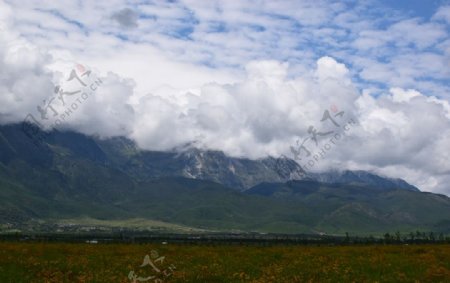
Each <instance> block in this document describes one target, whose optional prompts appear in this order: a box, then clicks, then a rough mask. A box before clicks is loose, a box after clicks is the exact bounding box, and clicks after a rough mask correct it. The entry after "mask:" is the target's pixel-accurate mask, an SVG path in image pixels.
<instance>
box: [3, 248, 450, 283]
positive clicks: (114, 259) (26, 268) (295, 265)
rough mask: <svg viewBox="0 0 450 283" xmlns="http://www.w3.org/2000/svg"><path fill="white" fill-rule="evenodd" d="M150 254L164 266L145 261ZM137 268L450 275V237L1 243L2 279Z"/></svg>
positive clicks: (238, 275) (179, 273) (275, 276)
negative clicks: (375, 241)
mask: <svg viewBox="0 0 450 283" xmlns="http://www.w3.org/2000/svg"><path fill="white" fill-rule="evenodd" d="M152 251H157V253H158V254H159V257H158V258H159V260H157V259H158V258H157V257H156V256H155V252H153V254H152ZM145 255H150V259H151V260H153V263H154V264H155V267H157V268H158V269H159V271H160V272H159V273H158V272H157V271H156V270H154V269H153V268H152V267H151V265H146V266H144V267H140V265H142V264H143V260H144V257H145ZM161 256H163V257H164V259H163V260H161V258H160V257H161ZM130 271H134V272H135V274H136V275H137V276H140V277H142V278H141V279H148V278H149V276H155V277H154V278H153V279H149V280H148V281H142V282H201V283H203V282H227V283H228V282H255V283H256V282H261V283H268V282H450V245H372V246H320V247H318V246H271V247H260V246H227V245H217V246H196V245H186V246H183V245H172V244H170V243H169V244H168V245H162V244H70V243H18V242H1V243H0V282H2V283H7V282H11V283H17V282H27V283H28V282H58V283H59V282H70V283H72V282H133V281H132V279H129V278H128V274H129V273H130ZM164 272H165V275H164V274H163V273H164ZM158 278H159V279H160V280H161V281H155V279H158ZM136 282H139V281H136Z"/></svg>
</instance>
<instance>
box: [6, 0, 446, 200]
mask: <svg viewBox="0 0 450 283" xmlns="http://www.w3.org/2000/svg"><path fill="white" fill-rule="evenodd" d="M31 3H32V4H30V6H32V7H33V5H34V4H33V1H31ZM324 3H325V2H323V3H322V1H318V3H317V5H316V6H314V7H311V6H308V5H306V4H305V5H304V11H303V12H302V13H299V14H296V13H293V12H292V11H294V10H295V9H294V7H296V6H295V3H294V2H289V1H286V2H285V3H284V4H283V5H281V6H276V7H275V6H273V5H272V4H270V3H268V2H267V3H266V2H265V1H262V2H261V5H260V6H258V7H257V8H258V9H256V10H257V12H248V6H247V5H248V4H239V3H237V2H236V3H234V2H233V3H231V2H230V3H228V1H227V2H226V3H225V1H224V3H221V2H220V3H219V2H214V3H213V2H211V3H209V4H204V5H199V4H196V2H195V3H194V2H192V3H191V2H190V1H185V2H184V4H180V3H178V2H176V3H166V4H164V5H160V6H158V5H150V4H148V5H143V6H145V7H139V8H142V9H134V8H133V9H132V10H129V9H131V8H129V9H125V10H120V11H117V10H114V7H117V6H118V5H109V6H108V5H106V6H104V5H102V4H101V3H99V4H96V5H98V6H95V7H93V6H91V5H94V4H83V7H82V10H83V11H89V10H93V11H94V12H92V14H89V13H84V14H80V15H77V14H76V13H75V14H74V13H73V11H71V9H72V10H76V9H77V8H76V7H70V9H68V8H65V7H61V6H58V7H56V8H57V9H60V10H61V11H63V12H64V13H61V14H58V13H54V12H52V11H53V10H51V9H50V10H46V9H43V10H45V11H39V10H36V9H29V10H28V11H27V13H25V14H20V13H13V11H15V9H18V8H17V7H16V6H15V5H14V4H11V5H5V4H4V3H3V2H0V5H2V6H1V7H0V23H1V25H0V29H1V33H0V81H1V82H2V84H1V86H0V93H1V96H0V122H1V123H3V124H4V123H12V122H21V121H22V120H23V119H24V118H25V116H26V115H27V114H28V113H30V114H32V115H34V117H35V118H36V119H37V120H39V122H40V123H41V124H42V125H43V126H44V127H56V128H59V129H71V130H76V131H79V132H82V133H85V134H89V135H97V136H100V137H104V138H107V137H111V136H127V137H129V138H132V139H134V140H135V141H136V142H137V143H138V144H139V145H140V146H141V147H142V148H144V149H151V150H171V149H173V148H175V147H178V146H180V145H184V144H187V143H192V142H195V144H196V146H198V147H202V148H205V149H217V150H223V151H225V152H226V153H227V154H229V155H232V156H245V157H249V158H260V157H265V156H268V155H271V156H279V155H281V154H284V155H287V156H290V157H294V156H292V152H291V150H290V148H291V146H296V145H298V142H302V141H305V139H306V138H309V140H307V141H306V143H305V145H307V146H308V148H309V149H310V150H311V152H312V154H313V155H314V154H316V153H317V152H318V151H320V150H321V149H322V147H323V145H324V143H326V142H329V139H330V136H329V134H328V133H330V132H333V133H336V132H338V131H342V128H343V125H344V123H345V121H348V119H353V120H354V121H355V125H353V126H352V127H351V130H350V131H348V133H346V135H345V137H342V139H341V140H340V141H339V142H338V143H337V144H336V145H334V146H333V148H332V149H331V150H329V151H327V153H326V156H325V158H323V159H320V162H316V164H315V165H314V166H312V167H311V166H310V168H308V170H312V171H315V170H317V171H320V170H327V169H330V168H341V169H346V168H348V169H366V170H373V171H375V172H378V173H381V174H385V175H388V176H391V177H402V178H405V179H406V180H407V181H409V182H411V183H413V184H415V185H417V186H419V187H420V188H421V189H425V190H430V191H435V192H443V193H447V194H449V193H450V191H449V188H448V187H447V184H448V182H449V181H450V167H449V166H450V165H449V163H448V160H449V157H450V156H449V155H448V154H449V153H448V148H449V147H450V106H449V103H448V101H447V100H446V99H445V97H448V95H447V94H446V93H448V92H447V90H448V84H446V83H445V82H443V81H444V80H445V78H446V75H448V68H447V69H446V66H447V65H446V64H448V60H447V61H446V60H445V58H446V57H445V55H443V54H446V53H445V52H448V46H449V44H448V39H447V38H446V37H448V33H447V32H446V27H445V26H444V25H445V24H446V22H445V21H444V20H445V19H446V17H445V15H446V10H445V9H446V8H442V9H441V10H439V11H438V12H437V14H436V15H435V16H434V18H433V19H432V20H431V21H430V22H424V21H422V20H419V19H412V20H411V19H409V20H408V19H402V18H400V19H394V21H395V22H394V23H392V24H389V25H387V27H383V28H380V27H378V26H377V24H376V23H374V22H372V21H371V20H370V19H367V20H366V21H364V22H361V21H358V16H357V15H355V14H352V13H350V14H349V11H346V10H345V5H344V6H342V5H333V6H332V7H331V9H329V10H323V9H322V8H323V7H322V6H321V5H322V4H324ZM116 4H117V3H116ZM48 5H50V4H48ZM52 5H57V4H52ZM110 6H114V7H112V8H111V7H110ZM119 7H120V5H119ZM187 7H188V8H189V9H188V8H187ZM308 7H309V8H308ZM102 9H104V11H103V12H99V11H101V10H102ZM265 9H270V10H271V11H272V12H273V13H278V14H277V15H272V16H269V15H267V13H262V12H263V11H265ZM25 10H26V9H25ZM133 11H139V13H144V14H145V15H143V16H142V17H141V18H139V28H134V29H120V28H118V27H113V28H112V30H111V29H110V27H109V26H108V24H110V23H111V15H113V16H112V19H113V20H115V21H116V22H117V23H118V24H119V25H122V26H123V27H136V25H137V20H138V17H139V15H138V14H137V12H133ZM142 11H143V12H142ZM42 13H46V15H47V16H49V19H51V22H50V23H47V25H44V26H43V27H42V26H41V27H38V26H39V25H29V24H27V22H26V21H25V20H24V19H23V18H21V17H23V15H27V16H28V18H29V21H30V22H32V23H39V22H41V21H43V19H42V17H43V14H42ZM281 14H283V15H281ZM320 15H322V16H320ZM330 15H340V17H338V18H337V20H336V21H335V22H334V23H332V24H330V26H329V27H324V26H323V25H325V24H327V23H328V22H329V21H332V20H331V18H332V17H331V16H330ZM186 21H187V24H186V25H184V24H183V23H184V22H186ZM155 22H159V23H164V24H161V25H155ZM349 22H351V23H355V24H354V25H353V24H352V25H349ZM60 24H61V25H60ZM33 26H34V27H33ZM186 26H187V27H188V29H186V30H184V29H182V28H183V27H186ZM351 26H355V30H351V29H350V27H351ZM54 27H60V28H59V29H56V28H54ZM41 28H42V30H40V29H41ZM141 28H142V30H141ZM416 28H417V31H418V32H417V33H415V34H408V33H407V31H409V30H415V29H416ZM65 30H66V31H68V32H67V33H65V32H64V31H65ZM299 31H301V32H299ZM111 33H112V34H113V36H112V35H111ZM147 33H148V34H147ZM331 34H332V35H335V36H333V37H331V36H330V35H331ZM44 35H45V37H44ZM293 35H295V36H293ZM397 37H399V38H401V41H396V39H395V38H397ZM123 38H128V39H129V40H123ZM311 38H314V40H317V41H315V44H316V46H315V48H316V49H315V50H314V52H313V51H311V50H308V48H309V46H308V44H309V42H310V40H311ZM346 39H352V40H346ZM65 41H69V42H70V44H66V42H65ZM93 43H97V44H93ZM319 43H320V44H319ZM312 45H314V44H312ZM86 46H87V47H88V48H87V47H86ZM299 46H300V47H299ZM393 46H394V47H393ZM374 47H376V49H374ZM392 48H396V49H395V52H393V49H392ZM285 50H286V51H285ZM316 53H317V54H323V56H322V55H320V56H318V55H317V54H316ZM205 56H206V57H205ZM205 62H207V63H210V65H208V64H206V63H205ZM237 64H239V67H235V65H237ZM240 65H242V66H243V67H240ZM446 70H447V71H446ZM72 71H75V74H76V75H78V76H80V78H81V80H82V81H83V83H84V84H85V85H83V84H80V82H79V81H77V80H75V79H73V76H72V73H71V72H72ZM87 71H90V73H89V76H87V75H86V76H83V75H84V74H86V72H87ZM128 77H129V78H132V79H127V78H128ZM70 78H72V79H71V80H69V79H70ZM368 82H374V83H375V86H376V87H375V88H374V87H372V85H371V84H370V83H368ZM380 84H384V85H385V87H380ZM57 86H58V87H59V88H57ZM55 89H56V90H57V91H60V90H61V89H62V90H64V91H69V92H77V91H79V92H77V93H76V94H73V95H66V96H64V98H65V99H66V100H64V101H63V100H61V99H59V98H58V96H57V93H55ZM427 90H428V92H427ZM436 94H439V96H438V95H436ZM55 95H56V96H55ZM52 98H53V99H54V101H53V102H52V106H53V108H54V109H49V108H47V112H44V114H42V111H40V110H39V107H41V108H40V109H41V110H42V109H43V108H42V107H45V105H48V104H49V102H50V100H51V99H52ZM77 99H79V101H77ZM80 101H81V102H80ZM74 103H75V104H76V107H75V108H76V109H74V108H73V107H72V105H73V104H74ZM53 110H54V111H53ZM55 112H57V115H54V114H55ZM327 113H328V115H331V116H330V117H332V118H334V119H335V121H332V120H330V119H325V118H326V116H325V115H326V114H327ZM69 114H70V115H69ZM61 115H65V116H64V118H63V117H62V116H61ZM43 117H47V118H49V119H43ZM57 119H59V120H60V122H56V120H57ZM337 124H339V126H337ZM314 130H315V131H316V133H319V135H318V136H317V138H318V144H317V145H316V144H315V142H314V141H313V140H312V139H311V133H312V131H314ZM310 158H313V157H310ZM305 161H308V159H307V158H305V159H304V160H302V161H300V163H301V165H305V163H302V162H305ZM306 164H307V163H306Z"/></svg>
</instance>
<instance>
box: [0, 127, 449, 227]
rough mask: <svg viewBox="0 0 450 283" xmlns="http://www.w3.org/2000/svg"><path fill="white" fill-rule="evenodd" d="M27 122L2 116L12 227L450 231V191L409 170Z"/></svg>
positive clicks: (0, 169)
mask: <svg viewBox="0 0 450 283" xmlns="http://www.w3.org/2000/svg"><path fill="white" fill-rule="evenodd" d="M24 126H25V128H26V126H27V125H24V124H15V125H3V126H0V229H1V230H2V231H13V230H14V231H17V230H33V231H34V230H39V229H42V227H50V228H48V229H56V228H55V227H62V226H64V225H65V226H68V225H69V224H70V225H72V226H73V225H78V226H80V227H81V226H83V225H84V226H102V227H103V226H104V227H111V226H114V227H118V228H127V227H131V226H132V225H131V223H136V221H138V222H139V223H143V224H142V225H141V226H142V227H141V228H148V230H155V229H161V227H163V228H164V229H174V230H180V229H183V230H184V231H194V230H195V231H199V230H201V231H241V232H248V231H256V232H277V233H334V234H342V233H345V232H352V233H361V234H369V233H372V234H380V233H383V232H386V231H415V230H430V231H439V232H445V233H448V232H450V199H449V198H448V197H447V196H444V195H438V194H432V193H425V192H421V191H420V190H419V189H418V188H416V187H414V186H412V185H410V184H408V183H407V182H405V181H403V180H401V179H392V178H387V177H383V176H378V175H376V174H374V173H371V172H366V171H349V170H341V171H339V170H335V171H330V172H324V173H307V172H305V171H304V170H303V169H302V168H301V167H300V166H299V165H298V164H297V163H296V162H295V161H294V160H291V159H289V158H286V157H280V158H274V157H267V158H263V159H258V160H250V159H246V158H234V157H229V156H227V155H225V154H224V153H223V152H221V151H212V150H201V149H198V148H193V147H185V148H183V149H177V150H173V151H166V152H162V151H147V150H142V149H140V148H139V147H138V146H137V145H136V144H135V143H134V142H133V141H131V140H129V139H127V138H124V137H115V138H109V139H100V138H98V137H90V136H86V135H83V134H79V133H76V132H71V131H65V132H61V131H52V132H49V133H46V132H43V131H41V130H39V129H37V130H36V131H35V132H34V134H35V136H34V137H36V136H43V137H44V138H42V139H38V140H37V139H33V136H32V137H30V136H29V133H28V135H27V134H26V133H27V132H26V131H25V132H24ZM68 223H69V224H68ZM92 223H95V225H94V224H92ZM55 225H56V226H55ZM61 225H62V226H61ZM70 225H69V226H70ZM133 227H136V225H134V226H133ZM167 227H169V228H167Z"/></svg>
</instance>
